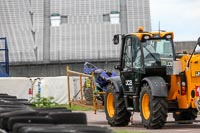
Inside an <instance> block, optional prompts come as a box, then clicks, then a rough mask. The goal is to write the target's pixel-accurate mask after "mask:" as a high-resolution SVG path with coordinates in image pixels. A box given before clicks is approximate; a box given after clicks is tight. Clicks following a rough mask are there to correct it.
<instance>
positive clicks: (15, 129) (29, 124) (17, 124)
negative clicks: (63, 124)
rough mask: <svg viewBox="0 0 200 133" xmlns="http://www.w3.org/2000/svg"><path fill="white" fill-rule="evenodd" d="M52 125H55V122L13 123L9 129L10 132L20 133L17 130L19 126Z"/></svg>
mask: <svg viewBox="0 0 200 133" xmlns="http://www.w3.org/2000/svg"><path fill="white" fill-rule="evenodd" d="M52 126H55V124H43V123H38V124H35V123H15V124H14V125H13V127H12V128H11V129H10V131H11V132H12V133H20V132H19V130H20V128H22V127H35V128H37V127H52Z"/></svg>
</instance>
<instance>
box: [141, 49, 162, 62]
mask: <svg viewBox="0 0 200 133" xmlns="http://www.w3.org/2000/svg"><path fill="white" fill-rule="evenodd" d="M144 48H145V49H146V50H147V51H148V52H149V54H150V55H151V56H152V57H153V58H154V59H155V60H156V63H160V60H158V58H156V57H155V56H154V55H153V54H152V53H151V51H149V49H147V48H146V47H144Z"/></svg>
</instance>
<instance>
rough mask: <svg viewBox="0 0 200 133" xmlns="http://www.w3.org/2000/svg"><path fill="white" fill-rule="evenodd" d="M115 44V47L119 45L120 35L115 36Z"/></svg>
mask: <svg viewBox="0 0 200 133" xmlns="http://www.w3.org/2000/svg"><path fill="white" fill-rule="evenodd" d="M113 42H114V44H115V45H117V44H119V35H114V38H113Z"/></svg>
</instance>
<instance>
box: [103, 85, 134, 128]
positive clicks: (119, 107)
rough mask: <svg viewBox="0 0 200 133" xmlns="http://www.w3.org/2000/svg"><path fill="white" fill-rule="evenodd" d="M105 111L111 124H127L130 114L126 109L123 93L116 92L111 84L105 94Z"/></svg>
mask: <svg viewBox="0 0 200 133" xmlns="http://www.w3.org/2000/svg"><path fill="white" fill-rule="evenodd" d="M105 113H106V119H107V120H108V124H110V125H111V126H127V125H128V123H129V121H130V115H131V114H130V112H128V111H127V109H126V106H125V102H124V97H123V94H121V93H120V92H116V90H115V87H114V86H113V85H111V84H110V85H108V86H107V91H106V94H105Z"/></svg>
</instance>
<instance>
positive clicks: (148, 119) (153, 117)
mask: <svg viewBox="0 0 200 133" xmlns="http://www.w3.org/2000/svg"><path fill="white" fill-rule="evenodd" d="M167 112H168V104H167V100H166V97H156V96H152V93H151V89H150V87H149V85H147V84H145V85H143V87H142V88H141V93H140V115H141V118H142V123H143V125H144V127H145V128H150V129H159V128H162V127H163V126H164V125H165V123H166V119H167Z"/></svg>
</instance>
